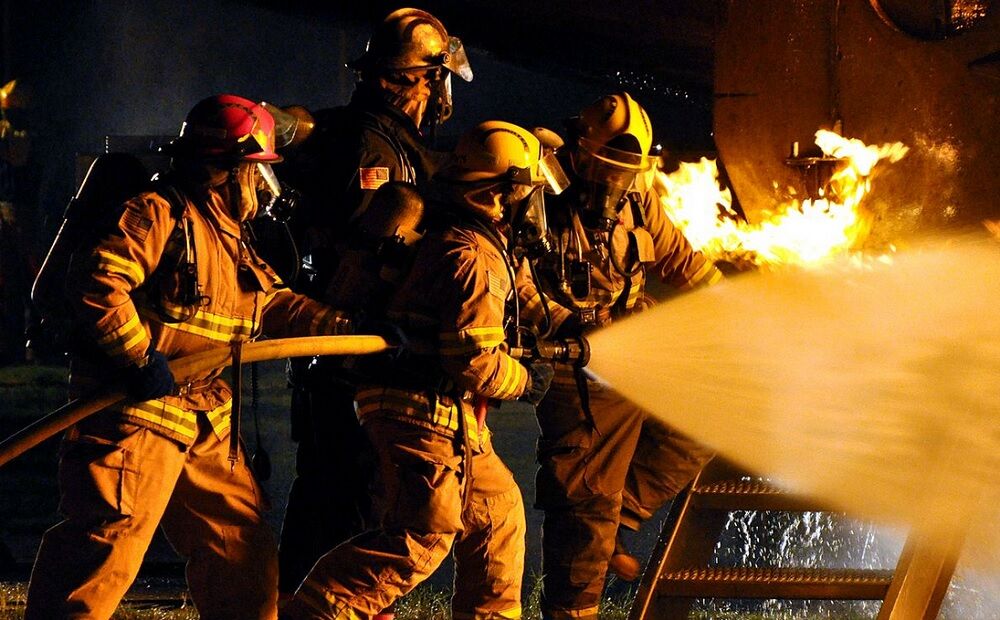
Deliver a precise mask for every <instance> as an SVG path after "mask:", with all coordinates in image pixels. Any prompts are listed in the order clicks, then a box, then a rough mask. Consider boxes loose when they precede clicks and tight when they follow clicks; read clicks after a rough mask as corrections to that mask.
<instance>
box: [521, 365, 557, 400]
mask: <svg viewBox="0 0 1000 620" xmlns="http://www.w3.org/2000/svg"><path fill="white" fill-rule="evenodd" d="M555 374H556V371H555V368H553V367H552V364H550V363H549V362H543V361H541V360H535V361H533V362H531V365H530V366H528V376H529V377H530V383H528V388H527V389H526V390H524V394H521V398H520V400H522V401H524V402H526V403H531V405H532V406H533V407H537V406H538V403H540V402H542V399H543V398H545V393H546V392H548V391H549V385H551V384H552V377H553V376H555Z"/></svg>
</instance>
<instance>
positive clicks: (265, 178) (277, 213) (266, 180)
mask: <svg viewBox="0 0 1000 620" xmlns="http://www.w3.org/2000/svg"><path fill="white" fill-rule="evenodd" d="M256 166H257V172H259V176H258V178H257V182H256V190H255V200H256V203H257V210H256V213H255V216H257V217H260V216H264V217H267V218H269V219H271V220H273V221H275V222H278V223H279V224H284V223H286V222H288V220H289V219H291V217H292V213H293V212H294V211H295V207H296V205H297V202H298V192H296V191H295V190H294V189H292V188H290V187H288V186H287V185H284V184H282V183H281V182H280V181H278V176H277V175H276V174H275V173H274V169H273V168H271V165H270V164H264V163H257V164H256Z"/></svg>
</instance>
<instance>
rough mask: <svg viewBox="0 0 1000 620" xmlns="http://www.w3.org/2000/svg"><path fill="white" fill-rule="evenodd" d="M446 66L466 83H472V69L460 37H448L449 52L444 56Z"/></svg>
mask: <svg viewBox="0 0 1000 620" xmlns="http://www.w3.org/2000/svg"><path fill="white" fill-rule="evenodd" d="M444 66H445V68H446V69H448V71H451V72H452V73H454V74H455V75H457V76H458V77H460V78H462V79H463V80H465V81H466V82H471V81H472V67H471V66H470V65H469V57H468V56H466V54H465V46H464V45H462V41H461V39H459V38H458V37H448V52H447V53H446V54H445V55H444Z"/></svg>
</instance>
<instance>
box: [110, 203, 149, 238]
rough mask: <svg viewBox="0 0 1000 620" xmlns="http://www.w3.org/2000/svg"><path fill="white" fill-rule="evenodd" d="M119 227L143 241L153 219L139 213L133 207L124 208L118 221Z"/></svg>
mask: <svg viewBox="0 0 1000 620" xmlns="http://www.w3.org/2000/svg"><path fill="white" fill-rule="evenodd" d="M118 225H119V226H120V227H121V229H122V230H123V231H125V232H127V233H129V234H131V235H133V236H134V237H135V238H136V239H137V240H139V241H145V240H146V237H147V236H148V235H149V229H150V228H152V227H153V220H151V219H149V218H148V217H146V216H144V215H141V214H140V213H139V212H138V211H134V210H133V209H125V212H124V213H122V217H121V219H120V220H119V221H118Z"/></svg>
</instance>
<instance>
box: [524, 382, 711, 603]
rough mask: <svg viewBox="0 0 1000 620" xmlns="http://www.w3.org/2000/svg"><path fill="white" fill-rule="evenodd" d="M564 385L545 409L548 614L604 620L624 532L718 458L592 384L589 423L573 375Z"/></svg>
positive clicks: (541, 495)
mask: <svg viewBox="0 0 1000 620" xmlns="http://www.w3.org/2000/svg"><path fill="white" fill-rule="evenodd" d="M556 379H557V380H556V381H554V382H553V385H552V388H551V389H550V390H549V392H548V394H547V395H546V397H545V399H544V400H542V402H541V403H540V404H539V406H538V408H537V415H538V424H539V427H540V428H541V437H540V438H539V440H538V462H539V470H538V474H537V477H536V485H535V491H536V502H535V503H536V507H538V508H540V509H542V510H543V511H544V517H543V522H542V572H543V574H544V577H543V581H542V585H543V594H542V613H543V617H544V618H547V619H552V620H562V619H564V618H566V619H568V618H573V619H581V618H584V619H596V618H597V617H598V615H597V614H598V606H599V604H600V600H601V593H602V591H603V589H604V580H605V576H606V573H607V568H608V560H609V559H610V558H611V554H612V553H613V551H614V548H615V536H616V534H617V531H618V526H619V525H620V524H622V525H626V526H628V527H632V528H633V529H637V528H638V526H639V523H640V522H641V520H642V519H645V518H648V517H649V516H651V515H652V514H653V513H654V512H656V510H657V509H659V508H660V507H661V506H662V505H664V504H665V503H666V502H667V501H669V500H671V499H672V498H673V497H674V496H675V495H677V493H678V492H680V491H681V490H682V489H683V488H684V486H686V485H687V483H688V482H690V481H691V479H692V478H694V476H695V474H697V473H698V471H699V470H700V469H701V468H702V466H704V464H705V463H706V462H708V460H709V459H710V458H711V456H712V453H711V452H710V451H709V450H708V449H706V448H704V447H703V446H700V445H699V444H697V443H695V442H694V441H692V440H690V439H688V438H687V437H685V436H683V435H681V434H679V433H677V432H676V431H674V430H672V429H670V428H669V427H668V426H666V425H664V424H662V423H660V422H658V421H656V420H655V419H652V418H649V417H648V416H647V414H646V413H645V412H644V411H643V410H642V409H640V408H639V407H637V406H636V405H634V404H632V403H631V402H629V401H628V400H626V399H625V398H624V397H622V396H620V395H619V394H617V393H616V392H614V391H613V390H611V389H610V388H608V387H606V386H603V385H600V384H597V383H593V382H590V383H589V394H590V410H591V414H592V416H593V421H591V420H590V419H588V417H587V415H586V414H585V413H584V411H583V408H582V406H581V402H580V396H579V392H578V390H577V388H576V385H575V383H574V382H573V380H572V378H571V377H570V376H569V375H568V372H567V371H565V370H564V369H559V371H558V374H557V378H556Z"/></svg>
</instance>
